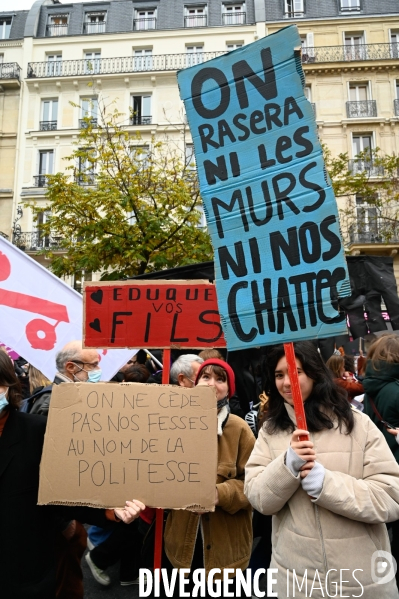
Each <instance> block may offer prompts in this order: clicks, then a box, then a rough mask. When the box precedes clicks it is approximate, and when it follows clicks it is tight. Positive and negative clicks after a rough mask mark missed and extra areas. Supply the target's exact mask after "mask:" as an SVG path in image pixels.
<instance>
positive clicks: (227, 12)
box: [222, 3, 246, 25]
mask: <svg viewBox="0 0 399 599" xmlns="http://www.w3.org/2000/svg"><path fill="white" fill-rule="evenodd" d="M245 19H246V14H245V4H244V3H243V4H223V6H222V24H223V25H245Z"/></svg>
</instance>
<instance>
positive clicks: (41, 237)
mask: <svg viewBox="0 0 399 599" xmlns="http://www.w3.org/2000/svg"><path fill="white" fill-rule="evenodd" d="M50 221H51V210H44V211H43V212H39V213H38V215H37V219H36V221H35V223H34V229H35V230H34V231H33V235H32V241H31V248H30V249H36V248H45V247H49V246H50V245H51V238H50V237H49V236H48V235H45V234H44V231H43V230H42V225H44V224H45V223H49V222H50Z"/></svg>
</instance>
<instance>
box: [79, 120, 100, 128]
mask: <svg viewBox="0 0 399 599" xmlns="http://www.w3.org/2000/svg"><path fill="white" fill-rule="evenodd" d="M89 125H91V126H92V127H94V128H95V127H97V118H90V119H88V118H87V117H86V118H84V119H79V129H87V128H88V126H89Z"/></svg>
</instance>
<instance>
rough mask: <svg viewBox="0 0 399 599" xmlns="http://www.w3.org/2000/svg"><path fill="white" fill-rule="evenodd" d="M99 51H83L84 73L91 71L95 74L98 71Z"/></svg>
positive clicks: (99, 63)
mask: <svg viewBox="0 0 399 599" xmlns="http://www.w3.org/2000/svg"><path fill="white" fill-rule="evenodd" d="M100 66H101V52H95V51H93V52H85V68H84V72H85V73H86V74H89V73H92V74H93V75H96V74H98V73H99V72H100Z"/></svg>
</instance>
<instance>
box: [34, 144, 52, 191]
mask: <svg viewBox="0 0 399 599" xmlns="http://www.w3.org/2000/svg"><path fill="white" fill-rule="evenodd" d="M53 173H54V150H40V152H39V174H38V175H37V176H36V177H34V180H35V187H45V186H46V185H47V178H46V176H45V175H52V174H53Z"/></svg>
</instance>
